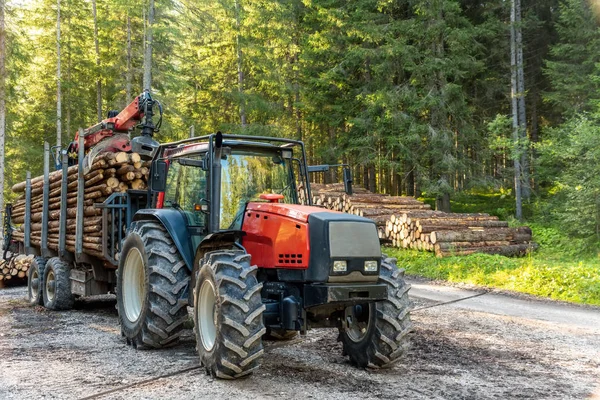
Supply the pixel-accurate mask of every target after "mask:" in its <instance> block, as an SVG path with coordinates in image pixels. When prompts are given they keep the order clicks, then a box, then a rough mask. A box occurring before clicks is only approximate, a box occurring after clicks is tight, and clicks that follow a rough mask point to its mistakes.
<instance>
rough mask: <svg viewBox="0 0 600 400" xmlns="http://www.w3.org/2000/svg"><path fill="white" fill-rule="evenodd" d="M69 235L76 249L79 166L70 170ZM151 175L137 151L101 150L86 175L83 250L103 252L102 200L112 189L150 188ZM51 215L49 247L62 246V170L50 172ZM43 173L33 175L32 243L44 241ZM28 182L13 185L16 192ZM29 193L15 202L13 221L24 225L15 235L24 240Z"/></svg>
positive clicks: (69, 246)
mask: <svg viewBox="0 0 600 400" xmlns="http://www.w3.org/2000/svg"><path fill="white" fill-rule="evenodd" d="M67 174H68V177H67V182H68V185H67V202H66V207H67V236H66V248H67V250H69V251H75V228H76V224H75V217H76V213H77V178H78V173H77V166H76V165H75V166H72V167H69V168H68V170H67ZM148 175H149V162H142V160H141V158H140V156H139V154H137V153H125V152H119V153H101V154H98V155H97V156H96V157H95V159H94V161H93V164H92V165H91V167H90V168H89V170H88V171H87V173H86V174H85V175H84V180H85V191H84V197H83V199H84V204H83V205H84V207H83V212H84V222H83V225H84V228H83V232H84V236H83V252H84V253H87V254H90V255H93V256H96V257H101V256H102V244H101V243H102V221H101V215H102V209H100V208H96V207H94V204H95V203H102V202H103V201H104V200H106V198H107V197H108V196H109V195H111V194H112V193H118V192H121V193H122V192H125V191H127V190H128V189H137V190H143V189H146V187H147V186H146V185H147V182H148ZM49 182H50V191H49V203H48V204H49V216H48V217H49V218H48V247H49V248H50V249H53V250H56V249H58V240H59V237H58V236H59V229H60V225H59V224H60V222H59V218H60V209H61V183H62V171H61V170H59V171H55V172H52V173H51V174H50V178H49ZM43 184H44V178H43V176H38V177H36V178H32V179H31V236H30V238H31V244H32V245H34V246H40V245H41V232H42V207H43ZM25 187H26V182H21V183H17V184H16V185H14V186H13V187H12V191H13V192H15V193H23V192H24V191H25ZM24 222H25V194H23V195H22V196H21V197H20V198H19V199H17V200H16V201H15V202H14V203H13V209H12V223H13V224H14V225H21V226H20V228H19V229H18V230H16V231H13V239H15V240H17V241H24V238H25V234H24V224H23V223H24Z"/></svg>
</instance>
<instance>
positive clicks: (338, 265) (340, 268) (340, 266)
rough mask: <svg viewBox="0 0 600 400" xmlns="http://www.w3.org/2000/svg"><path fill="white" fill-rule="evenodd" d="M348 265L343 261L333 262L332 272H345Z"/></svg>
mask: <svg viewBox="0 0 600 400" xmlns="http://www.w3.org/2000/svg"><path fill="white" fill-rule="evenodd" d="M347 269H348V264H347V263H346V261H345V260H337V261H334V262H333V272H346V270H347Z"/></svg>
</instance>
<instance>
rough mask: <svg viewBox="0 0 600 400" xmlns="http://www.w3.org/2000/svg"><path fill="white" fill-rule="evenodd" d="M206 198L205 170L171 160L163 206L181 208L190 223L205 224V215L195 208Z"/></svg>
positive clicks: (194, 224)
mask: <svg viewBox="0 0 600 400" xmlns="http://www.w3.org/2000/svg"><path fill="white" fill-rule="evenodd" d="M205 198H206V171H204V170H202V168H200V167H197V166H190V165H181V164H180V163H179V162H178V160H177V159H173V160H171V163H170V165H169V170H168V172H167V187H166V190H165V200H164V207H165V208H175V209H179V210H181V211H182V212H183V213H184V214H185V216H186V218H187V220H188V223H189V224H190V225H193V226H205V225H206V218H205V217H206V216H205V214H203V213H202V212H200V211H198V210H197V207H199V206H200V205H202V204H204V203H203V200H204V199H205Z"/></svg>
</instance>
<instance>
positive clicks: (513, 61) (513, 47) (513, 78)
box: [510, 0, 523, 220]
mask: <svg viewBox="0 0 600 400" xmlns="http://www.w3.org/2000/svg"><path fill="white" fill-rule="evenodd" d="M515 2H516V0H511V9H510V66H511V71H510V72H511V73H510V83H511V104H512V117H513V118H512V120H513V144H514V146H515V148H516V149H517V155H515V156H514V157H513V162H514V167H515V183H514V186H515V201H516V204H515V206H516V207H515V217H516V218H517V219H518V220H520V219H522V218H523V210H522V200H521V158H520V155H519V153H520V151H519V150H520V144H519V143H520V140H519V139H520V135H519V111H518V102H517V92H518V87H517V44H516V27H515V23H516V4H515Z"/></svg>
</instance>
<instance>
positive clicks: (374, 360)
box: [340, 258, 412, 368]
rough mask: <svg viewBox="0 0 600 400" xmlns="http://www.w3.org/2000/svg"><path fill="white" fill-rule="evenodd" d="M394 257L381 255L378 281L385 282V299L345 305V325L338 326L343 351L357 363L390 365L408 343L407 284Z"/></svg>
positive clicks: (358, 364)
mask: <svg viewBox="0 0 600 400" xmlns="http://www.w3.org/2000/svg"><path fill="white" fill-rule="evenodd" d="M403 276H404V270H403V269H398V267H397V266H396V260H395V259H393V258H384V259H383V260H382V262H381V272H380V274H379V282H380V283H385V284H386V285H387V286H388V297H387V300H383V301H379V302H376V303H370V304H362V305H356V306H351V307H348V308H347V309H346V312H345V315H344V317H345V323H346V327H345V328H344V329H341V330H340V340H341V341H342V344H343V349H344V354H345V355H348V356H349V358H350V362H351V363H352V364H354V365H356V366H358V367H361V368H364V367H370V368H386V367H391V366H392V365H393V364H394V363H395V362H396V361H398V360H399V359H400V356H401V355H402V354H403V353H404V351H405V350H406V348H407V347H408V334H409V332H410V330H411V328H412V325H411V322H410V316H409V308H410V300H409V299H408V290H409V289H410V285H408V284H407V283H406V282H404V279H403Z"/></svg>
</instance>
